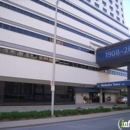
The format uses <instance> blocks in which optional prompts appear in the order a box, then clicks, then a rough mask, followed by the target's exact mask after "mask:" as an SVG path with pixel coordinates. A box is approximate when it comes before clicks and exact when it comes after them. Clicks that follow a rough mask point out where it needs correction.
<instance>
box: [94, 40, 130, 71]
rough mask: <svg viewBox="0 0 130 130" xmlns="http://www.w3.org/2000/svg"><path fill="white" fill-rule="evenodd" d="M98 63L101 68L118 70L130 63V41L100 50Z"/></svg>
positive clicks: (98, 50)
mask: <svg viewBox="0 0 130 130" xmlns="http://www.w3.org/2000/svg"><path fill="white" fill-rule="evenodd" d="M96 62H97V64H98V65H99V67H101V68H108V69H109V68H117V67H122V66H126V65H127V63H128V62H130V39H128V40H125V41H122V42H119V43H115V44H113V45H109V46H106V47H102V48H98V49H97V51H96Z"/></svg>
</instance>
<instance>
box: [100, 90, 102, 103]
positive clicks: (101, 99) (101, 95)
mask: <svg viewBox="0 0 130 130" xmlns="http://www.w3.org/2000/svg"><path fill="white" fill-rule="evenodd" d="M100 103H102V88H100Z"/></svg>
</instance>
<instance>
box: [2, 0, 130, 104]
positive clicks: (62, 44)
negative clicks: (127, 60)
mask: <svg viewBox="0 0 130 130" xmlns="http://www.w3.org/2000/svg"><path fill="white" fill-rule="evenodd" d="M55 9H56V0H1V1H0V61H1V62H0V104H2V105H7V104H11V105H13V104H14V105H16V104H18V105H22V104H50V103H51V87H50V81H51V79H52V62H53V45H54V21H55ZM57 19H58V24H57V45H56V72H55V76H56V90H55V103H57V104H58V103H59V104H60V103H61V104H71V103H83V97H84V96H86V97H88V98H90V99H91V100H92V102H99V94H100V93H99V92H100V90H99V89H97V88H95V86H96V84H97V83H100V82H109V81H119V80H125V79H126V77H127V72H126V70H123V69H110V70H101V69H100V68H99V66H98V65H97V64H96V57H95V55H96V54H95V52H96V49H97V48H98V47H104V46H108V45H111V44H114V43H116V42H120V41H123V40H126V39H129V38H130V36H129V33H128V32H129V31H128V28H127V27H126V26H125V24H124V14H123V6H122V0H60V2H59V6H58V16H57ZM102 92H103V101H104V102H105V101H106V98H107V97H108V96H111V102H115V100H116V97H117V96H119V94H120V89H116V90H115V89H103V90H102Z"/></svg>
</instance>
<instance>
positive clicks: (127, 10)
mask: <svg viewBox="0 0 130 130" xmlns="http://www.w3.org/2000/svg"><path fill="white" fill-rule="evenodd" d="M123 9H124V18H125V25H126V26H127V27H128V28H129V34H130V0H123Z"/></svg>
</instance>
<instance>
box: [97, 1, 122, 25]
mask: <svg viewBox="0 0 130 130" xmlns="http://www.w3.org/2000/svg"><path fill="white" fill-rule="evenodd" d="M104 5H106V2H105V3H104ZM95 6H96V7H98V8H99V4H97V3H96V2H95ZM109 8H110V9H111V11H113V7H112V6H109ZM103 11H104V12H105V13H107V9H105V8H103ZM116 14H117V15H119V11H117V10H116ZM110 16H112V17H114V14H113V13H111V12H110ZM122 17H124V16H123V14H122ZM117 20H118V21H120V18H119V17H117ZM122 23H123V24H124V21H123V20H122Z"/></svg>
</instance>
